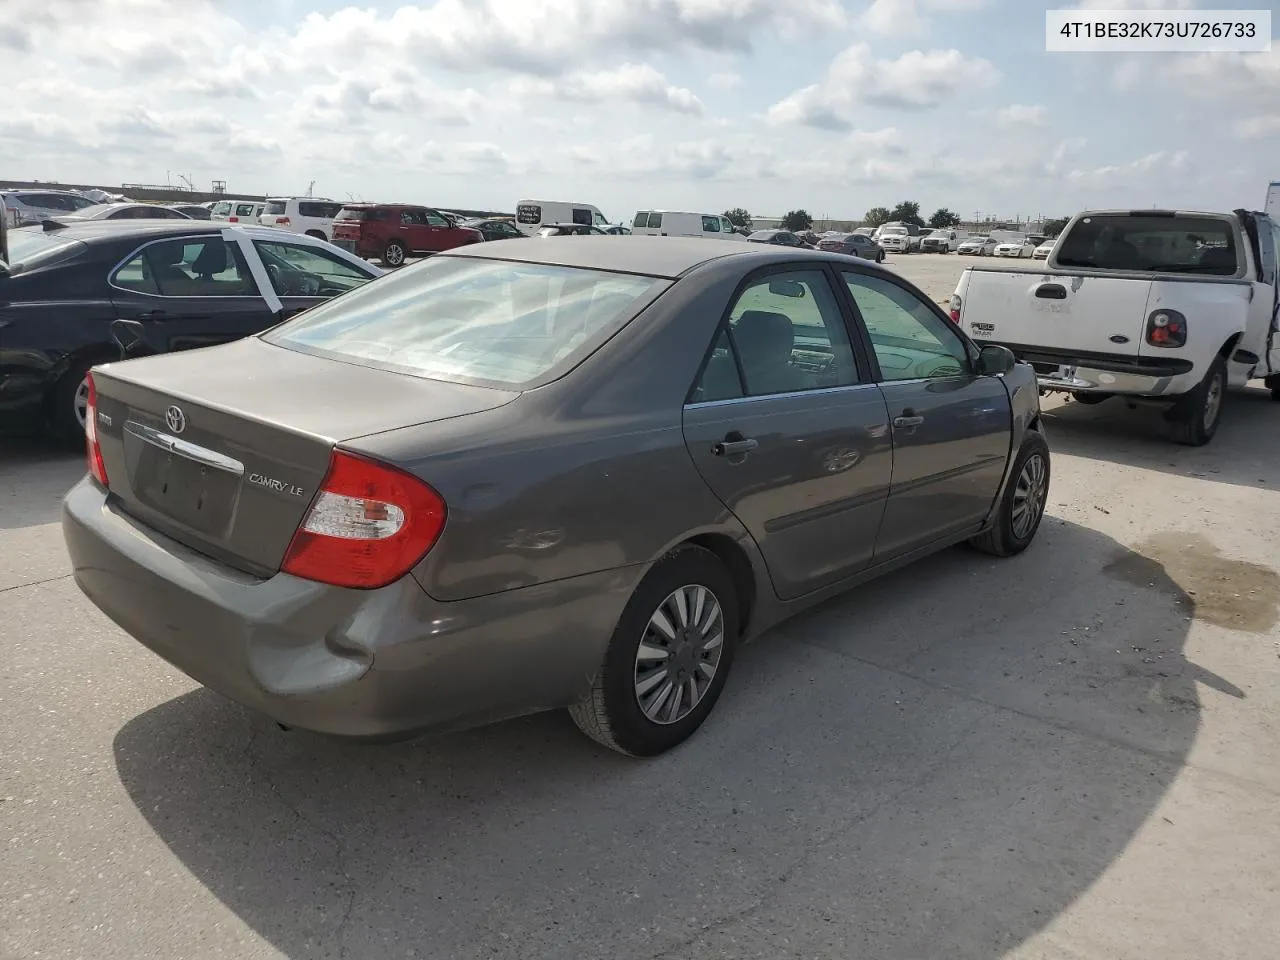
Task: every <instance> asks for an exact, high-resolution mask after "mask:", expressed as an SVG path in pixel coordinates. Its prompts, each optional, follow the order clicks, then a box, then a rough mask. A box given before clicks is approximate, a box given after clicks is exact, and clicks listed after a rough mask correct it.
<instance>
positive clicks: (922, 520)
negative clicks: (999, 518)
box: [841, 269, 1013, 561]
mask: <svg viewBox="0 0 1280 960" xmlns="http://www.w3.org/2000/svg"><path fill="white" fill-rule="evenodd" d="M841 275H842V278H843V280H844V282H845V287H846V289H847V291H848V293H849V296H850V298H851V300H852V303H853V306H854V307H855V309H856V313H857V315H858V317H859V320H860V321H861V327H862V329H861V331H860V332H861V334H862V336H863V337H864V338H865V340H864V342H865V343H866V344H867V349H868V352H869V353H870V354H871V355H872V358H873V360H874V363H875V366H876V376H877V379H878V380H879V383H880V390H881V391H882V393H883V395H884V400H885V403H886V405H887V408H888V415H889V422H890V424H891V429H892V438H893V479H892V485H891V486H890V489H889V498H888V502H887V504H886V507H885V512H884V523H883V525H882V526H881V528H880V535H879V538H878V539H877V541H876V548H875V556H876V560H877V561H880V560H891V559H893V558H894V557H897V556H901V555H902V554H904V553H908V552H910V551H912V550H915V549H917V548H920V547H925V546H928V545H929V544H932V543H934V542H935V541H938V540H940V539H942V538H944V537H948V536H951V535H954V534H957V533H960V532H963V531H965V530H968V529H976V527H977V526H978V525H979V524H980V523H981V522H982V521H983V520H984V519H985V517H986V516H987V514H988V512H989V511H990V509H991V505H992V503H993V502H994V500H995V496H996V493H997V492H998V490H999V488H1000V481H1001V480H1002V479H1003V477H1004V468H1005V463H1006V462H1007V460H1008V458H1009V445H1010V441H1011V437H1012V435H1013V411H1012V404H1011V402H1010V400H1009V394H1008V391H1007V390H1006V389H1005V386H1004V381H1003V379H1001V378H1000V377H983V376H977V375H976V374H974V373H973V356H972V351H971V349H970V347H969V345H968V344H967V343H966V342H965V341H964V339H963V338H962V337H961V336H959V335H958V334H957V333H956V331H955V328H954V327H953V326H952V324H951V323H950V322H949V321H948V320H947V319H946V318H945V317H943V316H942V315H941V314H940V313H939V312H938V311H937V310H935V309H934V307H933V306H932V305H931V304H929V303H928V302H926V301H925V300H923V299H922V298H920V297H919V296H917V295H916V294H915V293H914V292H913V291H911V290H908V289H907V288H906V287H904V286H901V285H900V284H898V283H897V282H895V280H893V279H890V278H887V277H883V276H880V275H878V274H877V275H872V274H867V273H862V272H859V271H855V270H848V269H846V270H843V271H841Z"/></svg>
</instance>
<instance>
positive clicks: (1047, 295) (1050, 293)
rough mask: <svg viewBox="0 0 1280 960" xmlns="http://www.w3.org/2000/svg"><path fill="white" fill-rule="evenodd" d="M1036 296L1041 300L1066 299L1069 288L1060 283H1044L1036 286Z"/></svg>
mask: <svg viewBox="0 0 1280 960" xmlns="http://www.w3.org/2000/svg"><path fill="white" fill-rule="evenodd" d="M1036 298H1037V299H1040V300H1065V299H1067V288H1066V287H1064V286H1063V285H1062V284H1060V283H1042V284H1040V286H1038V287H1036Z"/></svg>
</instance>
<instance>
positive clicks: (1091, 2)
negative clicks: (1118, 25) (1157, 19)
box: [1061, 0, 1196, 10]
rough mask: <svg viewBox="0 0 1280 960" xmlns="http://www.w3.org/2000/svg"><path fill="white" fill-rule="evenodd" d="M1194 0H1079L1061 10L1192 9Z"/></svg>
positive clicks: (1194, 6)
mask: <svg viewBox="0 0 1280 960" xmlns="http://www.w3.org/2000/svg"><path fill="white" fill-rule="evenodd" d="M1195 8H1196V0H1080V2H1079V3H1077V4H1075V5H1074V6H1065V7H1062V8H1061V9H1063V10H1194V9H1195Z"/></svg>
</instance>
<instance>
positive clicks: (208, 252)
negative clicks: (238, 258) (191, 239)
mask: <svg viewBox="0 0 1280 960" xmlns="http://www.w3.org/2000/svg"><path fill="white" fill-rule="evenodd" d="M225 269H227V244H226V242H225V241H223V240H222V239H221V238H218V239H216V240H207V241H205V245H204V249H203V250H201V251H200V255H199V256H198V257H196V259H195V262H194V263H192V264H191V272H192V273H194V274H196V275H197V276H211V275H213V274H215V273H222V271H223V270H225Z"/></svg>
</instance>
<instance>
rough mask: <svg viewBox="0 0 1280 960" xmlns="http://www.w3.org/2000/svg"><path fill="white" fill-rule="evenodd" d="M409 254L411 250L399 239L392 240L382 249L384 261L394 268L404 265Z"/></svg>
mask: <svg viewBox="0 0 1280 960" xmlns="http://www.w3.org/2000/svg"><path fill="white" fill-rule="evenodd" d="M408 255H409V251H408V250H406V249H405V246H404V244H403V243H401V242H400V241H399V240H392V241H391V242H390V243H388V244H387V245H386V247H385V248H384V249H383V251H382V262H383V264H384V265H386V266H388V267H391V268H392V269H395V268H396V267H403V266H404V261H405V258H406V257H407V256H408Z"/></svg>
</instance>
